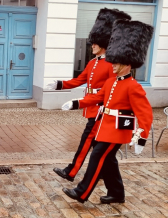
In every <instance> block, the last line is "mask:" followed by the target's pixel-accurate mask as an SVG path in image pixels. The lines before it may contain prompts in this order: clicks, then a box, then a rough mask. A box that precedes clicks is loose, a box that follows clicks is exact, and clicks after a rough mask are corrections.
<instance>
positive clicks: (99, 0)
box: [78, 0, 159, 86]
mask: <svg viewBox="0 0 168 218" xmlns="http://www.w3.org/2000/svg"><path fill="white" fill-rule="evenodd" d="M158 1H159V0H154V2H153V3H145V2H131V1H130V2H119V1H117V0H115V1H102V0H78V2H85V3H102V4H104V3H106V4H110V3H113V4H116V5H117V4H120V5H123V4H124V5H149V6H155V9H154V18H153V26H154V29H156V28H155V27H156V22H157V14H158ZM154 41H155V33H154V35H153V38H152V40H151V46H150V50H149V52H150V55H149V64H148V70H147V80H146V81H138V83H140V84H141V85H142V86H151V83H150V78H151V70H152V60H153V50H154Z"/></svg>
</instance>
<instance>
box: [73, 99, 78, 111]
mask: <svg viewBox="0 0 168 218" xmlns="http://www.w3.org/2000/svg"><path fill="white" fill-rule="evenodd" d="M72 108H73V109H72V110H76V109H79V101H78V100H75V101H72Z"/></svg>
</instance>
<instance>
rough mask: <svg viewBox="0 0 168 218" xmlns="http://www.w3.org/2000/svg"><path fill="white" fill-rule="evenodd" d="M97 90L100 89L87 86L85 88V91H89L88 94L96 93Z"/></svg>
mask: <svg viewBox="0 0 168 218" xmlns="http://www.w3.org/2000/svg"><path fill="white" fill-rule="evenodd" d="M99 90H100V89H91V88H87V89H86V93H89V94H97V93H98V91H99Z"/></svg>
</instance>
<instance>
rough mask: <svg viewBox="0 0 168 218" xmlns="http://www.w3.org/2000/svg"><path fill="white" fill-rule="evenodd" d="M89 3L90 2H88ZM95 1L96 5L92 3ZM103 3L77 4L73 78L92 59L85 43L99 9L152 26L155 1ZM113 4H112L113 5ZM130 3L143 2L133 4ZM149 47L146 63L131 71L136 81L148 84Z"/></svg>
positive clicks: (82, 2) (138, 0)
mask: <svg viewBox="0 0 168 218" xmlns="http://www.w3.org/2000/svg"><path fill="white" fill-rule="evenodd" d="M89 1H90V2H89ZM94 1H96V3H94ZM104 1H106V2H105V3H103V0H100V3H99V0H87V1H86V2H85V0H79V4H78V17H77V29H76V47H75V64H74V77H77V76H78V75H79V74H80V73H81V72H82V71H83V70H84V68H85V66H86V64H87V63H88V61H89V60H91V59H92V58H93V55H92V50H91V46H90V45H89V44H88V43H87V38H88V35H89V32H90V30H91V29H92V27H93V25H94V23H95V19H96V16H97V14H98V12H99V10H100V8H104V7H107V8H111V9H113V8H117V9H119V10H121V11H125V12H126V13H128V14H129V15H130V16H131V17H132V20H139V21H142V22H144V23H147V24H150V25H153V23H154V14H155V7H156V1H153V0H144V1H143V0H132V1H128V0H125V1H124V0H123V1H121V0H120V1H119V0H116V1H111V0H109V3H107V0H104ZM113 2H114V3H113ZM116 2H129V3H130V4H128V3H116ZM131 2H143V3H142V4H141V3H137V4H136V3H133V4H131ZM149 3H150V4H149ZM151 45H152V44H150V46H149V49H148V53H147V57H146V61H145V63H144V64H143V66H142V67H140V68H138V69H134V70H133V75H134V77H135V79H136V80H137V81H140V82H145V84H150V81H148V80H149V74H150V72H149V71H150V70H149V69H150V55H151V53H150V50H151Z"/></svg>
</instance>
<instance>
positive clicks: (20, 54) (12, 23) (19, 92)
mask: <svg viewBox="0 0 168 218" xmlns="http://www.w3.org/2000/svg"><path fill="white" fill-rule="evenodd" d="M35 21H36V16H35V15H25V14H9V30H11V31H10V33H11V34H10V35H9V52H8V65H9V67H8V73H7V97H8V98H9V99H28V98H32V85H33V66H34V49H33V35H35Z"/></svg>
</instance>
